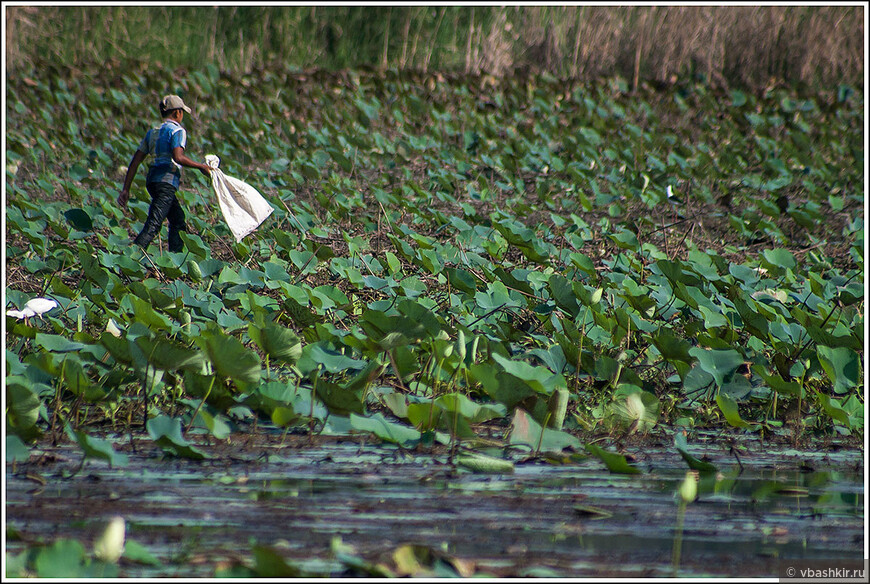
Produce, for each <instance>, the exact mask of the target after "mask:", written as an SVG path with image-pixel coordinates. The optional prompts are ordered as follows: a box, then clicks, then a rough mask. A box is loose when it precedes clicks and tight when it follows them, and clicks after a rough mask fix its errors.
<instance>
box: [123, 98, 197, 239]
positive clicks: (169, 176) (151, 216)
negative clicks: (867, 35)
mask: <svg viewBox="0 0 870 584" xmlns="http://www.w3.org/2000/svg"><path fill="white" fill-rule="evenodd" d="M184 112H187V113H190V108H189V107H187V106H186V105H184V102H183V101H182V100H181V98H180V97H178V96H177V95H167V96H166V97H164V98H163V99H161V100H160V116H161V117H162V118H163V124H161V125H160V127H158V128H151V129H150V130H148V132H147V133H146V134H145V137H144V138H143V139H142V142H141V143H140V144H139V148H138V149H137V150H136V153H135V154H133V159H132V160H131V161H130V166H129V168H127V175H126V176H125V177H124V187H123V188H122V189H121V194H120V195H118V204H119V205H120V206H121V207H123V208H126V207H127V201H128V200H129V198H130V185H131V184H133V177H135V176H136V171H137V170H138V169H139V165H140V164H141V163H142V161H143V160H145V157H146V156H148V155H149V154H151V155H152V156H153V157H154V160H153V161H152V162H151V167H150V168H149V169H148V177H147V178H146V179H145V188H146V189H148V194H149V195H151V206H150V207H148V218H147V219H145V225H144V226H143V227H142V231H141V232H140V233H139V235H137V236H136V239H134V240H133V243H135V244H137V245H139V246H140V247H142V249H143V250H144V249H147V247H148V244H149V243H151V240H152V239H154V236H155V235H157V233H158V232H159V231H160V228H161V227H162V226H163V220H164V219H169V251H173V252H178V251H181V250H182V249H183V248H184V242H182V241H181V236H180V235H179V232H180V231H185V230H186V225H185V223H184V211H183V210H182V209H181V205H180V204H179V203H178V199H177V198H176V197H175V193H176V191H178V186H179V184H181V167H182V166H189V167H191V168H198V169H199V170H200V172H202V174H204V175H205V176H209V174H210V172H211V169H210V168H209V167H208V166H207V165H205V164H200V163H199V162H194V161H193V160H191V159H190V158H188V157H187V156H186V155H185V154H184V148H185V146H187V131H186V130H185V129H184V127H182V125H181V120H182V119H184Z"/></svg>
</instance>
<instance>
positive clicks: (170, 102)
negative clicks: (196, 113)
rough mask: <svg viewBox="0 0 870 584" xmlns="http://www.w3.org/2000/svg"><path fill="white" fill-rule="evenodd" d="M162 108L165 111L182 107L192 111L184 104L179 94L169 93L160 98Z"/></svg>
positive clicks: (188, 111)
mask: <svg viewBox="0 0 870 584" xmlns="http://www.w3.org/2000/svg"><path fill="white" fill-rule="evenodd" d="M160 109H161V110H163V111H169V110H176V109H182V110H184V111H186V112H187V113H190V108H189V107H187V106H186V105H184V101H182V99H181V98H180V97H178V96H177V95H167V96H164V97H163V99H161V100H160Z"/></svg>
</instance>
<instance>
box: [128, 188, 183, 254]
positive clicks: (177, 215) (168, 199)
mask: <svg viewBox="0 0 870 584" xmlns="http://www.w3.org/2000/svg"><path fill="white" fill-rule="evenodd" d="M145 188H146V189H148V194H149V195H151V206H150V207H148V218H147V219H145V225H143V226H142V231H141V232H139V235H137V236H136V239H134V240H133V243H135V244H136V245H139V246H141V247H142V248H147V247H148V244H150V243H151V240H152V239H154V237H155V236H156V235H157V234H158V233H159V232H160V228H161V227H162V226H163V220H164V219H169V251H173V252H178V251H182V250H183V249H184V242H183V241H181V236H180V235H179V234H178V232H179V231H187V225H186V224H185V222H184V211H183V210H182V209H181V205H180V204H179V203H178V199H177V198H176V197H175V192H176V188H175V187H174V186H172V185H171V184H169V183H157V182H155V183H148V184H147V185H145Z"/></svg>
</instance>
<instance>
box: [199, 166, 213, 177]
mask: <svg viewBox="0 0 870 584" xmlns="http://www.w3.org/2000/svg"><path fill="white" fill-rule="evenodd" d="M199 171H200V172H201V173H202V174H204V175H205V176H211V167H210V166H209V165H208V164H203V165H202V166H200V167H199Z"/></svg>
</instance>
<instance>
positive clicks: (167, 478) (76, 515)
mask: <svg viewBox="0 0 870 584" xmlns="http://www.w3.org/2000/svg"><path fill="white" fill-rule="evenodd" d="M275 442H276V443H275V444H265V445H259V446H255V447H253V448H247V449H244V453H245V454H244V455H240V454H239V452H238V450H237V449H233V448H230V449H228V450H226V451H225V452H223V453H221V452H219V451H217V450H209V448H208V447H203V449H204V450H207V451H210V452H212V453H213V454H215V458H214V459H212V460H207V461H205V462H191V461H186V460H179V459H160V458H159V457H158V456H155V454H156V453H155V452H154V451H152V450H150V448H153V445H151V444H150V443H148V442H147V441H143V442H142V443H140V447H141V448H142V449H145V452H143V453H142V455H133V456H131V460H130V464H129V465H128V466H127V467H125V468H114V469H110V468H108V466H107V465H106V464H105V463H102V462H95V461H89V462H88V463H87V464H86V466H85V467H84V469H83V471H82V472H80V473H79V474H77V475H75V476H73V477H71V478H63V475H64V474H67V475H68V473H69V470H70V469H73V468H75V467H76V466H77V464H78V462H79V461H80V458H81V455H80V453H79V452H78V451H77V450H76V449H73V448H69V447H59V448H57V449H54V450H51V451H46V452H45V453H46V454H51V455H52V456H54V457H56V458H55V459H54V460H53V461H51V462H47V463H46V464H41V465H40V464H36V463H34V462H33V461H32V462H31V463H29V464H27V465H18V466H17V467H16V468H15V469H14V472H13V469H12V467H11V466H10V465H8V464H7V468H6V470H7V474H6V498H7V499H6V512H7V516H6V517H7V525H13V526H14V527H15V529H16V530H17V531H18V532H19V533H20V534H21V535H22V536H23V537H24V539H25V541H21V540H17V539H13V540H10V541H8V542H7V552H10V553H17V552H18V551H20V550H21V549H23V548H24V547H25V545H26V542H27V541H34V540H36V539H37V538H40V537H41V538H43V539H44V541H52V540H53V539H55V538H58V537H72V538H76V539H79V540H80V541H82V542H83V543H85V544H86V545H89V544H90V542H91V541H93V538H94V537H95V536H96V534H97V533H99V531H100V530H101V529H102V527H103V526H104V524H105V522H106V521H107V519H108V518H109V517H111V516H113V515H121V516H123V517H124V518H125V519H126V521H127V526H128V532H127V536H128V538H129V539H133V540H135V541H137V542H139V543H140V544H142V545H144V546H145V547H146V548H147V549H148V551H150V552H151V554H152V555H154V556H155V557H156V558H158V559H159V560H160V565H159V566H145V565H138V564H132V563H129V562H127V563H125V562H124V560H122V564H121V573H122V575H123V576H126V577H163V576H172V577H211V576H214V574H215V569H216V566H218V565H220V564H222V563H223V564H226V563H227V562H231V561H233V560H245V558H248V557H249V556H250V550H251V546H252V544H253V543H259V544H265V545H269V546H272V547H273V548H274V549H276V550H277V551H278V552H279V553H280V554H281V555H282V556H284V557H285V558H287V559H288V560H292V561H295V562H298V563H299V564H300V565H301V566H302V567H303V568H305V569H309V570H312V571H318V572H321V573H323V572H329V573H332V574H333V575H341V574H342V571H343V569H344V567H343V566H342V564H341V563H340V562H339V561H338V560H336V559H334V558H333V556H332V554H331V552H330V543H331V541H332V539H333V538H334V537H336V536H340V537H341V539H342V541H343V542H344V543H346V544H350V545H352V546H354V548H355V549H356V552H357V553H358V555H359V556H361V557H363V558H365V559H367V560H369V561H376V560H378V559H380V558H384V557H389V554H390V553H391V552H392V551H393V550H394V549H395V548H396V547H397V546H399V545H400V544H403V543H414V544H422V545H426V546H429V547H431V548H433V549H436V550H439V551H442V552H444V553H446V554H449V555H450V556H451V557H456V558H461V559H465V560H469V561H470V562H473V566H474V569H475V573H476V574H486V575H492V576H497V577H521V576H560V577H584V576H590V577H591V576H596V577H669V576H671V575H672V574H673V572H672V563H671V560H672V558H671V553H672V550H673V545H674V534H675V525H676V517H677V505H676V503H675V500H674V492H675V490H676V488H677V485H678V484H679V482H680V481H681V480H682V479H683V477H684V476H685V472H686V466H685V463H684V462H683V461H682V460H681V459H680V457H679V455H678V454H677V453H676V452H674V451H671V450H667V449H654V448H650V449H645V451H644V460H642V461H641V462H640V463H639V466H640V468H642V469H643V470H644V473H643V474H640V475H631V476H627V475H614V474H610V473H609V472H608V471H607V470H606V469H604V467H603V465H602V464H601V462H600V461H598V460H597V459H593V458H589V459H585V460H582V461H580V462H578V463H575V464H570V465H552V464H546V463H542V462H531V463H525V464H522V463H520V464H517V465H516V470H515V472H514V473H513V474H505V475H485V474H472V473H467V472H464V471H463V472H455V471H453V470H452V469H451V467H450V466H449V465H447V464H446V460H447V457H446V455H443V454H441V455H434V456H433V455H428V454H418V453H411V452H405V451H401V450H399V449H397V448H395V447H391V446H385V445H380V446H376V445H361V444H359V443H356V442H351V441H346V442H342V441H330V442H328V443H322V444H318V445H314V446H302V445H297V446H287V445H285V446H279V445H278V444H277V440H276V441H275ZM229 453H232V456H230V454H229ZM713 454H714V456H713V457H712V458H713V460H712V462H713V463H714V464H716V465H717V466H718V468H719V473H717V474H711V475H702V477H701V481H700V484H699V498H698V500H697V501H696V502H694V503H692V504H690V505H689V506H688V508H687V510H686V514H685V522H684V526H683V532H682V555H681V561H680V571H679V575H680V576H721V577H777V576H778V566H779V562H780V561H781V560H783V559H798V558H802V559H810V558H831V559H833V558H851V559H854V558H860V557H862V556H863V549H864V476H863V461H862V455H861V453H855V452H851V453H838V454H828V455H814V454H812V453H807V452H803V453H800V452H794V451H790V452H778V453H777V452H768V453H766V454H761V453H758V454H753V453H751V452H749V453H744V454H743V455H742V456H741V459H740V461H741V463H742V465H743V468H742V470H741V468H740V466H739V465H738V464H737V462H736V460H735V458H733V457H731V456H729V455H728V454H727V453H726V452H724V451H723V452H721V455H720V456H718V457H717V456H716V455H715V453H713ZM34 458H35V457H34ZM32 460H33V459H32ZM26 473H30V474H31V478H27V476H26ZM34 475H39V476H41V477H42V478H44V479H45V484H44V485H42V484H41V483H40V482H38V481H37V480H33V479H34V478H35V477H34Z"/></svg>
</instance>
